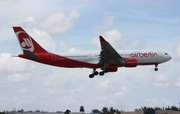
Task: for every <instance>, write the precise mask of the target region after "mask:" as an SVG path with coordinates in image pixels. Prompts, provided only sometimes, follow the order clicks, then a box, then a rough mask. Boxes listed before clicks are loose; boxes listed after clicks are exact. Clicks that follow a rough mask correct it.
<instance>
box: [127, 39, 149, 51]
mask: <svg viewBox="0 0 180 114" xmlns="http://www.w3.org/2000/svg"><path fill="white" fill-rule="evenodd" d="M130 44H131V45H132V46H133V47H135V48H136V49H144V47H145V45H146V43H145V41H143V40H137V39H136V40H134V41H132V42H131V43H130Z"/></svg>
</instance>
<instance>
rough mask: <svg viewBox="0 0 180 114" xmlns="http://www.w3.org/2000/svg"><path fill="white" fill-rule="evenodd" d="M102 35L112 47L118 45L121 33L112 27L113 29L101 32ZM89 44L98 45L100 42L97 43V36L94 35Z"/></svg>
mask: <svg viewBox="0 0 180 114" xmlns="http://www.w3.org/2000/svg"><path fill="white" fill-rule="evenodd" d="M102 36H103V37H104V39H106V40H107V41H108V42H109V43H110V44H111V45H112V46H113V47H119V44H120V39H121V33H120V32H119V31H118V30H116V29H113V30H109V31H106V32H104V33H103V34H102ZM91 44H93V45H95V46H97V47H99V46H100V44H99V38H98V37H94V38H93V39H92V40H91Z"/></svg>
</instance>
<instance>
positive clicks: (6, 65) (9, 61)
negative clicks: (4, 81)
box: [0, 53, 33, 73]
mask: <svg viewBox="0 0 180 114" xmlns="http://www.w3.org/2000/svg"><path fill="white" fill-rule="evenodd" d="M32 69H33V65H32V64H30V63H28V62H27V61H26V60H23V59H20V58H18V57H12V56H11V54H9V53H2V54H0V73H20V72H30V71H32Z"/></svg>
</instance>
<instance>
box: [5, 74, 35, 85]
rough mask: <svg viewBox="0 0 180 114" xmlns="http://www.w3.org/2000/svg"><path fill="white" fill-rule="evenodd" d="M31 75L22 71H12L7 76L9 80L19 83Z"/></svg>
mask: <svg viewBox="0 0 180 114" xmlns="http://www.w3.org/2000/svg"><path fill="white" fill-rule="evenodd" d="M31 76H32V75H31V73H23V74H20V73H13V74H10V75H9V76H8V79H9V81H12V82H16V83H19V82H24V81H27V80H29V79H30V78H31Z"/></svg>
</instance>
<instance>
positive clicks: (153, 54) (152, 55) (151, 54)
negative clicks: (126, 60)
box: [130, 52, 158, 58]
mask: <svg viewBox="0 0 180 114" xmlns="http://www.w3.org/2000/svg"><path fill="white" fill-rule="evenodd" d="M130 56H131V57H134V58H139V57H140V58H143V57H144V58H146V57H158V54H157V53H156V52H148V53H142V52H134V53H131V54H130Z"/></svg>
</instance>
